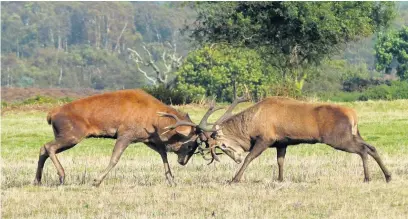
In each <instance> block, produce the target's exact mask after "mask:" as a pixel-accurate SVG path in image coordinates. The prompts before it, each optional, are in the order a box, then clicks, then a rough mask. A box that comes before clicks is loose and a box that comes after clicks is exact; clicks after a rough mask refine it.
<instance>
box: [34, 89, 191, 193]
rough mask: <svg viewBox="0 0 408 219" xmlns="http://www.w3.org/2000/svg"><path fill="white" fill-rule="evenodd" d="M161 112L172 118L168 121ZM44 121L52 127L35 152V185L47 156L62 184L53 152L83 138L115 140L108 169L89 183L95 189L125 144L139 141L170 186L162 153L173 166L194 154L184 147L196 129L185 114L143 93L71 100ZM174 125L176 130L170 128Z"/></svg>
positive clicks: (62, 170) (112, 165)
mask: <svg viewBox="0 0 408 219" xmlns="http://www.w3.org/2000/svg"><path fill="white" fill-rule="evenodd" d="M158 114H159V115H158ZM167 114H172V115H174V116H173V117H169V116H168V115H167ZM179 118H182V120H180V119H179ZM174 119H176V124H175V120H174ZM47 120H48V123H49V124H50V125H52V128H53V131H54V136H55V140H53V141H51V142H48V143H47V144H45V145H44V146H43V147H41V149H40V155H39V160H38V167H37V173H36V178H35V181H34V183H35V184H41V177H42V172H43V167H44V163H45V161H46V160H47V158H48V157H50V158H51V160H52V162H53V163H54V165H55V167H56V169H57V171H58V175H59V180H60V183H61V184H63V183H64V178H65V172H64V169H63V167H62V165H61V164H60V162H59V161H58V158H57V156H56V154H57V153H59V152H62V151H65V150H67V149H70V148H72V147H74V146H75V145H76V144H78V143H79V142H80V141H81V140H83V139H84V138H89V137H104V138H113V139H116V143H115V147H114V149H113V152H112V156H111V159H110V162H109V165H108V167H107V168H106V169H105V170H104V171H103V172H102V173H101V174H100V175H99V177H97V178H96V179H95V180H94V183H93V184H94V185H95V186H99V185H100V183H101V182H102V180H103V179H104V178H105V177H106V175H107V174H108V173H109V171H110V170H111V169H112V168H113V167H114V166H115V165H116V164H117V163H118V161H119V158H120V156H121V155H122V153H123V152H124V150H125V149H126V148H127V147H128V145H129V144H130V143H134V142H143V143H145V144H146V145H147V146H149V147H150V148H152V149H153V150H155V151H157V152H158V153H159V154H160V156H161V158H162V160H163V163H164V170H165V176H166V179H167V181H168V182H169V184H170V185H172V184H174V181H173V175H172V173H171V170H170V166H169V164H168V161H167V153H166V152H167V151H173V152H175V153H176V154H177V155H178V162H179V163H180V164H182V165H185V164H186V163H187V161H188V159H189V158H190V157H191V155H192V153H194V150H195V148H194V150H193V148H192V146H191V143H190V144H189V143H185V141H187V142H194V140H195V138H194V136H196V134H195V132H196V131H197V130H196V129H194V128H192V127H191V126H192V124H193V123H192V122H191V120H190V118H189V116H188V114H183V113H181V112H178V111H177V110H175V109H174V108H172V107H170V106H167V105H165V104H163V103H162V102H160V101H159V100H157V99H156V98H154V97H153V96H151V95H149V94H147V93H146V92H144V91H143V90H122V91H116V92H109V93H104V94H100V95H95V96H91V97H87V98H84V99H80V100H76V101H73V102H71V103H68V104H65V105H63V106H60V107H56V108H54V109H52V110H51V111H50V112H49V113H48V116H47ZM175 125H176V126H177V127H175V128H172V127H174V126H175ZM193 125H194V124H193ZM170 128H171V129H170ZM166 130H167V131H166ZM192 138H194V139H192ZM191 140H193V141H191ZM182 142H184V143H183V146H182V144H181V143H182ZM189 154H190V155H189ZM187 155H189V156H187Z"/></svg>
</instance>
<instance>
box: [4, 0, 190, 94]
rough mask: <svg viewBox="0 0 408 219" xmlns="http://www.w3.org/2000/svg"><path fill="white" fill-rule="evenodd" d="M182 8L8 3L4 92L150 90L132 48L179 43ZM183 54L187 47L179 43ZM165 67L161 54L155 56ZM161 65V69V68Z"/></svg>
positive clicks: (138, 4)
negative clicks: (30, 88)
mask: <svg viewBox="0 0 408 219" xmlns="http://www.w3.org/2000/svg"><path fill="white" fill-rule="evenodd" d="M179 5H180V4H179V3H147V2H143V3H141V2H2V3H1V6H2V7H1V12H2V13H1V26H2V31H1V34H2V36H1V45H2V46H1V53H2V56H1V62H2V78H1V85H2V86H20V87H26V86H37V87H69V88H79V87H81V88H84V87H91V88H95V89H123V88H134V87H141V86H144V85H145V84H147V80H146V78H145V76H143V75H142V73H140V72H139V71H138V70H137V69H136V67H135V63H134V62H133V61H132V60H130V59H129V57H128V56H129V53H128V50H127V48H133V49H139V50H141V48H140V45H142V43H145V44H147V45H148V46H149V48H150V47H152V46H151V45H154V44H157V43H158V42H166V41H172V40H174V38H173V36H174V33H175V32H177V31H178V29H179V28H180V27H182V25H184V24H185V20H188V19H189V17H191V16H192V14H193V11H191V10H185V9H183V8H182V7H179ZM178 40H180V42H178V47H177V48H178V51H180V52H181V53H183V54H185V53H186V52H187V50H188V47H187V44H186V43H184V41H183V39H181V38H179V39H178ZM152 55H153V57H154V59H155V60H158V61H159V62H160V60H161V56H160V51H155V50H152ZM159 64H160V63H159Z"/></svg>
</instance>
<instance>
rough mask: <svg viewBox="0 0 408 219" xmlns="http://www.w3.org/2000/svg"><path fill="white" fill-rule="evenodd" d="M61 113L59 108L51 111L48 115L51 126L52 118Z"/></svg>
mask: <svg viewBox="0 0 408 219" xmlns="http://www.w3.org/2000/svg"><path fill="white" fill-rule="evenodd" d="M58 111H59V107H56V108H54V109H52V110H50V111H49V112H48V114H47V122H48V124H49V125H51V123H52V118H53V117H54V115H55V114H57V112H58Z"/></svg>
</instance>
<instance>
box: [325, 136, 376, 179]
mask: <svg viewBox="0 0 408 219" xmlns="http://www.w3.org/2000/svg"><path fill="white" fill-rule="evenodd" d="M346 139H347V138H346ZM348 139H349V140H342V141H341V142H332V143H327V142H326V143H327V144H329V145H330V146H332V147H333V148H335V149H337V150H341V151H346V152H349V153H355V154H358V155H360V157H361V160H362V162H363V169H364V182H369V181H370V180H371V179H370V173H369V171H368V165H367V156H368V148H367V147H366V146H365V145H364V144H362V143H360V142H358V140H357V139H356V137H355V136H351V137H349V138H348Z"/></svg>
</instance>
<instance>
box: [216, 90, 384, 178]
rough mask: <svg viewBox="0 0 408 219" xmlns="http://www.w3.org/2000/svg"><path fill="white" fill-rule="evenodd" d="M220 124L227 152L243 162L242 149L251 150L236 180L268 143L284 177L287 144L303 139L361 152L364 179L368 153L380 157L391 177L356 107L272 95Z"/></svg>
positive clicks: (218, 138) (219, 138)
mask: <svg viewBox="0 0 408 219" xmlns="http://www.w3.org/2000/svg"><path fill="white" fill-rule="evenodd" d="M220 126H221V131H219V132H218V134H217V135H216V141H217V145H219V146H220V148H221V149H222V150H223V151H224V152H225V153H226V154H227V155H229V156H230V157H231V158H233V159H234V160H235V161H236V162H238V163H240V162H241V161H242V159H243V152H248V151H249V152H250V153H249V154H248V155H247V156H246V158H245V162H244V164H243V166H242V167H241V169H240V171H239V172H238V173H237V175H236V176H235V177H234V181H239V180H240V178H241V177H242V174H243V172H244V170H245V168H246V167H247V165H248V164H249V163H250V162H251V161H252V160H253V159H254V158H256V157H257V156H259V155H260V154H261V153H262V152H263V151H264V150H265V149H266V148H268V147H275V148H277V150H278V164H279V180H282V175H283V173H282V172H283V160H284V157H285V153H286V147H287V146H289V145H296V144H300V143H311V144H314V143H325V144H328V145H330V146H332V147H333V148H335V149H338V150H342V151H347V152H350V153H357V154H359V155H360V156H361V157H362V159H363V166H364V173H365V181H369V180H370V177H369V173H368V169H367V165H366V157H367V153H368V154H369V155H371V156H372V157H373V158H374V159H375V160H376V161H377V163H378V164H379V166H380V167H381V169H382V170H383V172H384V175H385V177H386V180H387V181H389V180H390V179H391V174H390V173H389V172H388V170H387V169H386V168H385V166H384V165H383V163H382V161H381V159H380V157H379V155H378V154H377V152H376V150H375V148H374V147H373V146H371V145H369V144H367V143H366V142H364V140H363V139H362V138H361V136H360V135H359V132H358V129H357V115H356V113H355V111H354V110H352V109H350V108H347V107H343V106H338V105H334V104H322V103H307V102H302V101H297V100H293V99H289V98H283V97H271V98H266V99H264V100H262V101H260V102H258V103H257V104H255V105H253V106H252V107H250V108H248V109H246V110H244V111H242V112H241V113H238V114H236V115H234V116H233V117H231V118H230V119H228V120H226V121H224V122H223V123H222V124H221V125H220Z"/></svg>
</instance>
